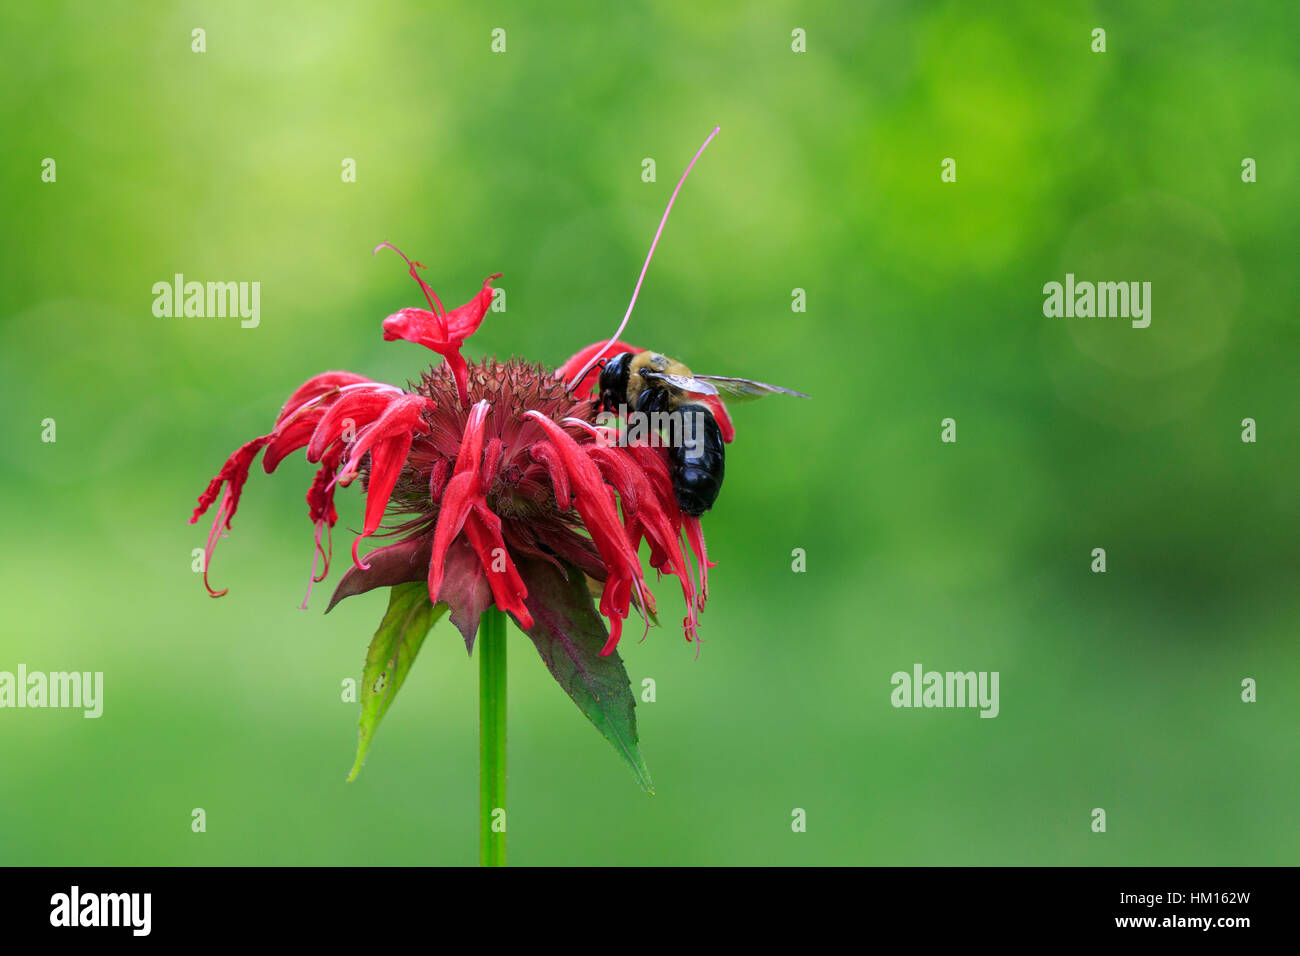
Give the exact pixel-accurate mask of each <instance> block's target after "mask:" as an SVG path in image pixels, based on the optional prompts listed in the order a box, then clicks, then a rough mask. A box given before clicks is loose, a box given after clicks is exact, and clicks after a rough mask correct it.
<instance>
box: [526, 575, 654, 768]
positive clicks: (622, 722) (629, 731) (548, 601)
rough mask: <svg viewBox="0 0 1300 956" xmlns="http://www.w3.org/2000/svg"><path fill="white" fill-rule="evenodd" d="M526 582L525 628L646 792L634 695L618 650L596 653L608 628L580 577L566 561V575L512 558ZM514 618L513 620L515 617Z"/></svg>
mask: <svg viewBox="0 0 1300 956" xmlns="http://www.w3.org/2000/svg"><path fill="white" fill-rule="evenodd" d="M516 565H517V566H518V568H519V574H520V576H521V577H522V578H523V579H524V583H525V584H526V585H527V587H528V597H527V598H526V599H525V600H524V604H525V606H527V608H528V613H529V614H531V615H532V616H533V627H532V628H531V629H529V630H526V631H524V633H525V634H527V635H528V636H529V638H531V639H532V642H533V644H534V645H536V647H537V652H538V653H539V654H541V656H542V661H543V662H544V663H545V664H546V667H547V669H548V670H549V671H550V672H551V676H552V677H554V678H555V680H556V682H557V683H559V685H560V686H561V687H562V688H564V692H565V693H566V694H568V695H569V697H571V698H572V699H573V702H574V703H575V704H577V705H578V709H579V710H581V711H582V712H583V713H584V714H586V715H587V718H588V719H589V720H590V721H591V722H592V723H593V724H595V726H596V729H597V730H599V731H600V732H601V734H602V735H603V736H604V737H605V739H606V740H608V741H609V742H610V743H611V744H613V745H614V749H615V750H617V751H618V752H619V755H620V756H621V757H622V758H623V759H624V761H626V762H627V765H628V766H629V767H631V768H632V772H633V773H635V774H636V777H637V782H638V783H640V784H641V786H642V788H643V789H644V790H646V791H647V792H648V793H654V783H653V782H652V781H651V779H650V771H649V770H648V769H647V768H646V765H645V760H644V759H642V757H641V750H640V748H639V747H638V746H637V735H636V711H635V708H636V699H635V698H634V696H633V694H632V686H631V681H629V680H628V676H627V669H626V668H625V667H624V666H623V660H622V658H620V657H619V655H618V651H615V652H614V653H613V654H610V655H609V656H608V657H601V656H600V650H601V648H603V647H604V646H605V639H606V638H607V637H608V633H607V632H606V630H605V621H604V620H603V619H602V618H601V616H600V615H599V614H597V613H596V608H595V606H594V605H593V604H592V599H591V595H590V594H589V593H588V591H587V584H586V580H585V577H584V575H583V573H582V572H581V571H579V570H578V569H577V568H574V567H571V566H567V565H566V571H567V573H568V579H567V580H566V579H565V576H564V573H563V572H561V571H560V569H559V568H557V567H555V565H553V564H551V563H550V562H547V561H539V560H535V559H521V560H518V561H516ZM516 623H518V622H516Z"/></svg>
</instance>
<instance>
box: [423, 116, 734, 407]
mask: <svg viewBox="0 0 1300 956" xmlns="http://www.w3.org/2000/svg"><path fill="white" fill-rule="evenodd" d="M721 131H722V127H721V126H715V127H713V132H712V133H710V134H709V136H708V138H707V139H706V140H705V141H704V143H703V144H702V145H701V146H700V148H699V149H697V150H696V151H695V155H694V156H692V157H691V161H690V162H689V163H688V164H687V165H686V172H684V173H682V178H681V179H679V180H678V181H677V188H676V189H674V190H673V194H672V195H671V196H670V197H668V207H667V208H666V209H664V215H663V218H662V219H660V220H659V228H658V229H657V230H655V237H654V240H653V241H652V242H651V243H650V251H649V252H647V253H646V257H645V265H643V266H641V275H640V277H638V278H637V280H636V288H635V289H633V290H632V301H631V302H629V303H628V304H627V312H626V313H624V315H623V322H622V323H621V324H620V325H619V327H618V331H617V332H615V333H614V334H613V335H612V336H610V339H609V341H608V342H606V343H605V345H604V347H603V348H601V350H600V351H599V352H597V353H596V354H595V355H594V356H592V358H591V361H590V362H588V363H587V364H586V365H584V366H583V367H582V370H581V371H580V372H578V374H577V375H575V376H574V377H573V380H572V381H570V382H569V385H568V387H567V388H566V389H565V391H566V392H571V391H573V389H574V388H575V387H576V386H577V384H578V383H579V382H581V381H582V377H583V376H584V375H586V374H587V373H588V372H589V371H591V369H592V368H593V367H594V366H595V364H596V363H597V362H598V361H599V360H600V358H601V356H602V355H603V354H604V352H605V349H607V348H609V347H610V346H611V345H612V344H614V343H615V342H617V341H618V337H619V336H620V335H622V334H623V329H625V328H627V320H628V319H630V318H631V317H632V309H633V308H634V307H635V306H636V297H637V296H638V295H639V294H640V293H641V283H642V282H644V281H645V274H646V270H647V269H649V268H650V260H651V258H653V256H654V254H655V246H657V245H659V237H660V236H661V235H662V234H663V231H664V226H665V224H667V222H668V214H669V213H670V212H672V209H673V203H674V202H676V200H677V194H678V193H679V192H680V191H681V188H682V183H684V182H686V177H687V176H689V175H690V174H691V170H692V169H693V168H694V167H695V161H696V160H697V159H699V158H700V154H701V153H703V152H704V147H705V146H708V145H709V143H711V142H712V141H713V137H715V136H717V135H718V133H720V132H721ZM412 274H414V271H412Z"/></svg>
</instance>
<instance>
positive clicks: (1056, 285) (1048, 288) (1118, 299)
mask: <svg viewBox="0 0 1300 956" xmlns="http://www.w3.org/2000/svg"><path fill="white" fill-rule="evenodd" d="M1043 296H1044V299H1043V315H1045V316H1047V317H1048V318H1062V317H1064V318H1067V319H1074V318H1080V319H1090V318H1094V317H1095V318H1098V319H1107V318H1116V319H1131V320H1132V324H1133V328H1135V329H1145V328H1146V327H1147V326H1149V325H1150V324H1151V283H1150V282H1075V281H1074V273H1073V272H1067V273H1066V274H1065V283H1064V284H1062V283H1060V282H1049V283H1047V284H1046V285H1045V286H1043Z"/></svg>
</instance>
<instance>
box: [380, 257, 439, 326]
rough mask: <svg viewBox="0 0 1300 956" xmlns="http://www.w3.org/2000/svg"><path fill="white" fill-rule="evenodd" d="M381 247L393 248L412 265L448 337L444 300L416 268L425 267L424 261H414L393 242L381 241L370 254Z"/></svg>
mask: <svg viewBox="0 0 1300 956" xmlns="http://www.w3.org/2000/svg"><path fill="white" fill-rule="evenodd" d="M380 249H392V250H393V251H394V252H395V253H397V254H398V255H399V256H401V257H402V258H403V259H405V260H406V264H407V265H408V266H410V267H411V278H412V279H414V280H415V281H416V282H418V283H420V289H421V291H423V292H424V298H425V300H426V301H427V302H428V303H429V308H430V309H432V310H433V314H434V315H436V316H437V317H438V327H439V329H441V330H442V335H443V337H444V338H446V336H447V321H446V318H445V314H446V310H445V309H444V308H443V307H442V300H441V299H439V298H438V294H437V293H436V292H434V291H433V289H431V288H430V287H429V283H427V282H425V281H424V280H423V279H421V278H420V274H419V273H418V272H416V271H415V270H416V269H423V268H424V263H422V262H412V261H411V260H410V259H409V258H407V255H406V253H405V252H403V251H402V250H401V249H399V248H397V246H395V245H393V244H392V243H391V242H381V243H380V244H379V245H377V246H375V248H373V249H372V250H370V254H371V255H372V256H373V255H374V254H375V253H377V252H378V251H379V250H380Z"/></svg>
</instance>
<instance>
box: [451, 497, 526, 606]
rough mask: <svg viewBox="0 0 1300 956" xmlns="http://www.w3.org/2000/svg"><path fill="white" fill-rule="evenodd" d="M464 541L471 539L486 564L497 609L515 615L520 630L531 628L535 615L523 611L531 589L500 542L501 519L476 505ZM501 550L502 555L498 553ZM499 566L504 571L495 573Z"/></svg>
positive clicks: (484, 567) (471, 512) (484, 564)
mask: <svg viewBox="0 0 1300 956" xmlns="http://www.w3.org/2000/svg"><path fill="white" fill-rule="evenodd" d="M465 537H466V538H468V539H469V543H470V545H471V546H472V547H473V548H474V551H475V552H476V553H477V554H478V558H479V561H480V562H482V564H483V569H484V571H486V572H487V581H488V586H489V587H490V588H491V589H492V597H493V599H494V600H495V601H496V605H497V607H498V608H500V609H501V610H503V611H509V612H510V613H512V614H514V615H515V617H516V618H517V619H518V620H519V624H520V626H521V627H524V628H529V627H532V626H533V618H532V615H531V614H529V613H528V609H527V608H526V607H524V598H526V597H527V596H528V588H527V587H525V586H524V582H523V579H522V578H520V577H519V571H518V570H517V569H516V568H515V563H514V561H512V560H511V559H510V552H509V551H508V550H507V549H506V543H505V541H503V540H502V538H501V519H500V518H498V517H497V516H496V515H495V514H493V513H492V511H491V510H489V509H488V507H487V506H486V505H485V504H484V503H482V502H481V501H480V502H477V503H476V504H475V506H474V508H473V509H472V510H471V511H470V514H469V516H468V517H467V518H466V519H465ZM498 548H499V549H500V551H498V550H497V549H498ZM498 562H500V563H501V564H502V569H501V570H499V571H498V570H497V569H496V565H497V564H498Z"/></svg>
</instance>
